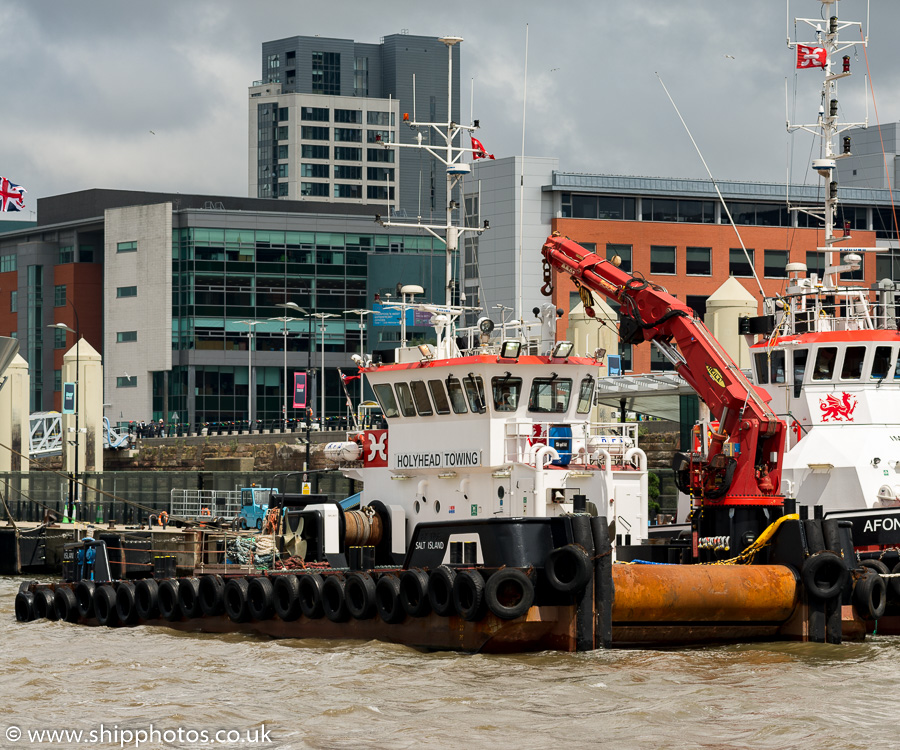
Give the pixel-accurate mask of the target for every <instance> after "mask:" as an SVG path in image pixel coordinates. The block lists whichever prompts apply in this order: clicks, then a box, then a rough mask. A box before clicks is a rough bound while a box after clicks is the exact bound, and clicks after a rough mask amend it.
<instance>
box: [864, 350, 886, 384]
mask: <svg viewBox="0 0 900 750" xmlns="http://www.w3.org/2000/svg"><path fill="white" fill-rule="evenodd" d="M890 370H891V347H889V346H878V347H875V356H874V357H873V358H872V374H871V375H870V376H869V377H871V378H872V380H884V379H885V378H886V377H887V376H888V373H889V372H890Z"/></svg>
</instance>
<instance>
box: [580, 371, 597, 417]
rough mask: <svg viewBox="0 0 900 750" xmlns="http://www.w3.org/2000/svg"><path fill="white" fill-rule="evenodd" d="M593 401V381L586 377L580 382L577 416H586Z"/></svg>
mask: <svg viewBox="0 0 900 750" xmlns="http://www.w3.org/2000/svg"><path fill="white" fill-rule="evenodd" d="M593 401H594V379H593V378H592V377H591V376H590V375H588V376H587V377H586V378H585V379H584V380H582V381H581V388H580V389H579V391H578V408H577V409H576V411H577V412H578V413H579V414H587V413H588V412H589V411H590V410H591V404H593Z"/></svg>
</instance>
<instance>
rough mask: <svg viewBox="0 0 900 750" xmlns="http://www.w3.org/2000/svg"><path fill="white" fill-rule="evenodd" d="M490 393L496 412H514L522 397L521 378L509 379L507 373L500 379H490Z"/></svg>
mask: <svg viewBox="0 0 900 750" xmlns="http://www.w3.org/2000/svg"><path fill="white" fill-rule="evenodd" d="M491 391H492V393H493V396H494V408H495V409H496V410H497V411H515V410H516V409H517V408H518V407H519V398H520V396H521V395H522V378H511V377H510V376H509V373H507V374H506V375H504V376H503V377H500V378H491Z"/></svg>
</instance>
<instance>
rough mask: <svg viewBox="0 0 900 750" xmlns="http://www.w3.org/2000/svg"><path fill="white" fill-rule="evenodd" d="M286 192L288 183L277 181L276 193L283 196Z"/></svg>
mask: <svg viewBox="0 0 900 750" xmlns="http://www.w3.org/2000/svg"><path fill="white" fill-rule="evenodd" d="M287 194H288V184H287V183H286V182H279V183H278V195H279V196H281V197H284V196H286V195H287Z"/></svg>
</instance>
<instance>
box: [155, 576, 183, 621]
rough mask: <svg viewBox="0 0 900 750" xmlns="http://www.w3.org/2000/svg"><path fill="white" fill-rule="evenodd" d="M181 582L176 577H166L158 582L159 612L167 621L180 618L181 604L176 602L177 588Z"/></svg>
mask: <svg viewBox="0 0 900 750" xmlns="http://www.w3.org/2000/svg"><path fill="white" fill-rule="evenodd" d="M179 588H181V583H180V582H179V580H178V579H177V578H166V579H165V580H164V581H162V582H160V584H159V597H158V601H159V614H160V615H161V616H162V617H163V618H164V619H166V620H168V621H169V622H174V621H175V620H180V619H181V605H180V604H179V603H178V589H179Z"/></svg>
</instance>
